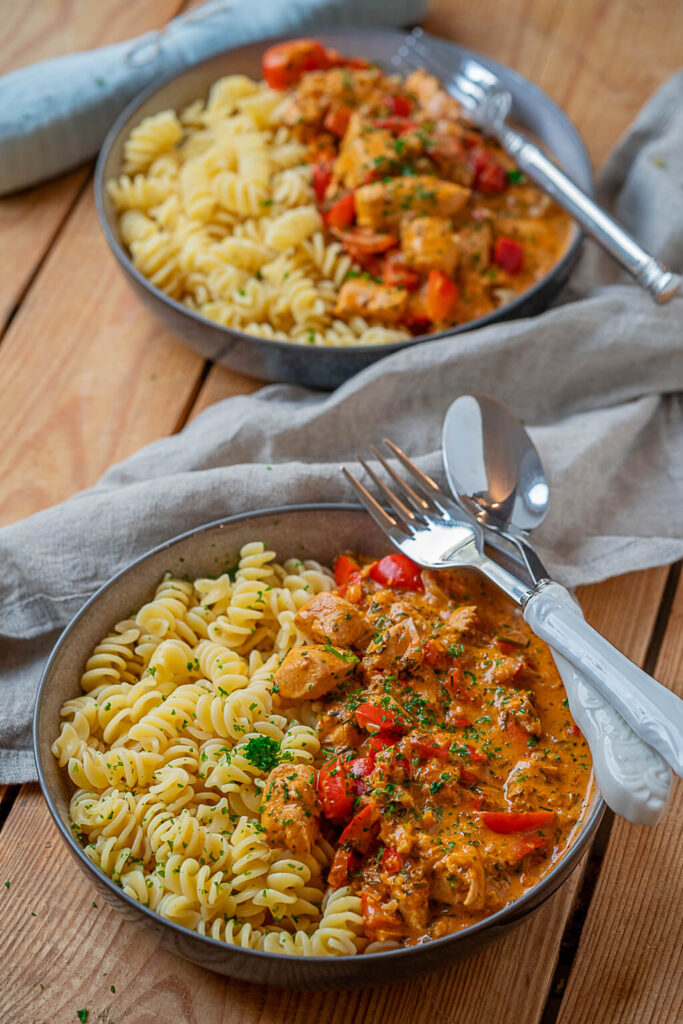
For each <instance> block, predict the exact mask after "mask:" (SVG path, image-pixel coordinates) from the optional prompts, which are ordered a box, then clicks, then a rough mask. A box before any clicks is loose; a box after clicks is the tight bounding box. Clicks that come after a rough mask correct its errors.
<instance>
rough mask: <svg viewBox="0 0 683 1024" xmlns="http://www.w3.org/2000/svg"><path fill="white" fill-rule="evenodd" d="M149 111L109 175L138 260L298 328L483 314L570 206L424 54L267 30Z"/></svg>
mask: <svg viewBox="0 0 683 1024" xmlns="http://www.w3.org/2000/svg"><path fill="white" fill-rule="evenodd" d="M263 76H264V81H262V82H257V81H253V80H252V79H250V78H248V77H246V76H245V75H239V74H234V75H228V76H226V77H224V78H221V79H219V80H218V81H217V82H215V83H214V85H213V86H212V87H211V89H210V91H209V94H208V96H207V97H206V98H205V99H203V98H202V99H197V100H196V101H194V102H192V103H190V104H189V106H187V107H185V108H184V109H182V110H180V111H174V110H164V111H161V112H160V113H158V114H154V115H152V116H150V117H146V118H144V119H143V120H142V121H141V122H140V124H138V125H137V126H135V127H134V128H133V130H132V131H131V133H130V135H129V137H128V139H127V140H126V141H125V145H124V159H123V166H122V172H123V173H122V174H121V175H120V176H119V177H118V178H117V179H113V180H111V181H109V182H108V184H107V188H108V192H109V196H110V198H111V200H112V201H113V203H114V205H115V208H116V210H117V212H118V215H119V233H120V237H121V240H122V242H123V244H124V245H125V247H126V248H127V250H128V252H129V254H130V258H131V260H132V262H133V264H134V266H135V267H136V268H137V269H138V270H139V271H140V273H141V274H143V275H144V276H145V277H146V278H147V279H148V280H149V281H150V282H151V283H152V284H153V285H155V286H156V287H157V288H159V289H161V290H162V291H164V292H165V293H166V294H167V295H169V296H170V297H172V298H173V299H176V300H178V301H179V302H181V303H183V304H184V305H185V306H186V307H187V308H188V309H190V310H192V311H194V312H195V313H197V314H199V315H201V316H203V317H206V318H208V319H209V320H212V321H215V322H216V323H219V324H221V325H223V326H225V327H229V328H234V329H236V330H239V331H243V332H245V333H247V334H251V335H255V336H258V337H263V338H272V339H277V340H281V341H291V342H295V343H298V344H302V345H313V346H320V345H336V346H344V345H381V344H389V343H392V342H398V341H402V340H407V339H410V338H413V337H419V336H421V335H424V334H426V333H429V332H433V331H438V330H443V329H445V328H448V327H451V326H453V325H458V324H463V323H466V322H468V321H471V320H474V319H477V318H479V317H482V316H484V315H486V314H487V313H490V312H492V311H493V310H495V309H497V308H499V307H501V306H504V305H505V304H507V303H508V302H510V301H511V300H512V299H513V298H515V296H517V295H518V294H519V293H521V292H523V291H525V290H527V289H528V288H530V287H531V286H532V285H533V284H534V283H535V282H536V281H538V280H540V279H541V278H542V277H543V276H544V275H545V274H547V273H548V271H549V270H550V268H551V267H552V266H553V265H554V264H555V263H556V262H557V261H558V260H559V258H560V256H561V255H562V253H563V252H564V250H565V248H566V246H567V241H568V236H569V225H570V219H569V217H568V215H567V214H566V213H565V212H564V211H562V210H561V209H560V208H559V207H557V206H556V205H555V204H554V203H553V202H552V201H551V200H550V198H549V197H548V196H547V195H545V194H544V193H542V192H541V191H540V190H539V189H538V188H536V187H535V186H534V185H532V184H531V183H530V182H528V181H527V180H525V178H524V176H523V175H522V174H521V173H520V172H519V171H518V170H517V169H516V167H515V165H514V163H513V161H512V160H511V158H510V157H508V156H507V154H506V153H505V152H504V151H503V150H502V149H501V147H500V146H498V144H497V143H496V142H494V141H493V140H491V139H489V138H486V137H485V136H483V135H482V134H481V132H480V131H478V130H477V129H475V128H474V127H473V126H472V125H471V124H470V123H468V122H467V121H466V119H465V118H464V116H463V113H462V111H461V108H460V106H459V104H458V102H457V101H456V100H455V99H454V98H453V97H452V96H450V95H449V94H448V93H447V92H446V90H445V89H444V88H443V87H442V86H441V85H440V83H439V82H438V81H437V80H436V79H435V78H434V77H433V76H432V75H430V74H428V73H427V72H426V71H425V70H423V69H420V70H417V71H415V72H414V73H413V74H411V75H410V76H409V77H408V78H406V79H402V78H400V77H399V76H397V75H389V74H386V73H385V72H384V71H382V70H381V69H380V68H378V67H376V66H373V65H371V64H369V63H368V62H367V61H365V60H363V59H361V58H354V57H352V58H346V57H343V56H341V55H340V54H339V53H337V52H336V51H333V50H330V49H326V48H324V47H323V46H322V44H321V43H319V42H317V41H315V40H306V39H300V40H293V41H290V42H287V43H281V44H278V45H276V46H273V47H271V48H270V49H269V50H267V51H266V53H265V55H264V58H263Z"/></svg>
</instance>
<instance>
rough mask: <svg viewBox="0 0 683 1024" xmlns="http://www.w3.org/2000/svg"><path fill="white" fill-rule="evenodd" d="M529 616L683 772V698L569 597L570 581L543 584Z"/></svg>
mask: <svg viewBox="0 0 683 1024" xmlns="http://www.w3.org/2000/svg"><path fill="white" fill-rule="evenodd" d="M524 618H525V619H526V621H527V622H528V624H529V625H530V626H531V628H532V629H533V631H534V633H536V635H537V636H539V637H541V639H542V640H545V641H546V643H548V644H549V645H550V646H551V647H553V648H554V649H555V650H556V651H558V652H559V653H560V655H562V656H563V657H564V658H566V659H567V661H569V662H571V664H572V665H574V666H575V667H576V668H577V669H579V671H580V672H581V673H582V674H583V675H584V676H585V677H586V679H587V680H588V681H589V682H590V683H592V684H593V685H594V686H595V688H596V690H597V691H598V692H599V693H600V694H602V696H603V697H604V698H605V699H606V700H608V701H609V703H610V704H611V705H612V707H613V708H615V709H616V711H618V712H619V714H620V715H621V717H622V718H623V719H624V720H625V721H626V722H627V723H628V725H630V726H631V728H632V729H633V731H634V732H635V734H636V735H637V736H639V737H640V739H641V740H643V741H644V742H645V743H647V744H648V745H649V746H651V747H653V748H654V749H655V750H656V751H657V752H658V753H659V754H661V756H662V757H663V758H664V760H665V761H666V762H667V764H668V765H670V766H671V768H672V769H673V770H674V771H675V772H676V774H677V775H680V776H683V701H681V700H680V699H679V698H678V697H677V696H676V694H674V693H672V692H671V690H668V689H667V688H666V687H665V686H662V684H661V683H658V682H657V681H656V680H655V679H653V678H652V677H651V676H649V675H648V674H647V673H646V672H643V671H642V669H640V668H638V666H637V665H634V664H633V662H631V661H629V660H628V658H626V657H625V656H624V655H623V654H621V653H620V651H618V650H617V649H616V647H613V646H612V644H610V643H609V642H608V641H607V640H605V638H604V637H602V636H600V634H599V633H597V632H596V631H595V630H594V629H593V627H592V626H589V625H588V623H587V622H586V621H585V620H584V619H582V618H581V616H580V615H579V614H578V613H577V612H576V611H575V610H574V609H572V608H571V607H569V606H568V604H567V603H566V599H565V598H564V587H560V586H559V585H558V584H556V583H548V584H546V585H544V586H543V585H542V586H541V587H539V588H538V589H537V590H535V591H534V593H533V594H532V595H531V597H530V598H529V599H528V600H527V601H526V604H525V606H524Z"/></svg>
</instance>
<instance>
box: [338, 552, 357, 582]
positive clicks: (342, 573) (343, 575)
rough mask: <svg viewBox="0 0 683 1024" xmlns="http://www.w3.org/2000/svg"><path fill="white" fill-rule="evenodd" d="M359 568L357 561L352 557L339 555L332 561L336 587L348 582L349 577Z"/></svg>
mask: <svg viewBox="0 0 683 1024" xmlns="http://www.w3.org/2000/svg"><path fill="white" fill-rule="evenodd" d="M359 569H360V567H359V565H358V562H354V560H353V558H349V556H348V555H339V557H338V558H337V561H336V562H335V563H334V579H335V582H336V584H337V586H338V587H341V586H343V585H344V583H348V582H349V577H350V576H351V575H352V574H353V573H354V572H358V571H359Z"/></svg>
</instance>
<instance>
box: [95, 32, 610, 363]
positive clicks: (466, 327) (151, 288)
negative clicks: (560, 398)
mask: <svg viewBox="0 0 683 1024" xmlns="http://www.w3.org/2000/svg"><path fill="white" fill-rule="evenodd" d="M349 33H353V34H357V35H359V36H368V35H383V36H394V37H396V38H397V39H398V38H401V37H402V38H405V37H406V36H408V35H410V33H409V32H407V31H401V30H399V29H385V28H376V27H372V26H368V25H363V26H355V25H352V26H341V27H338V28H329V29H325V30H324V31H322V32H319V33H318V34H317V35H318V37H320V38H321V39H324V38H325V37H327V36H330V37H335V36H340V35H348V34H349ZM291 38H293V37H292V35H291V33H287V34H285V35H277V36H271V37H270V38H267V39H262V40H254V41H252V42H250V43H243V44H240V45H239V46H231V47H227V48H226V49H225V50H221V51H220V52H218V53H215V54H214V55H213V56H212V57H207V58H205V59H204V60H201V61H197V62H195V63H194V64H190V65H188V66H187V67H185V68H183V70H182V71H180V72H176V73H174V74H170V75H168V76H166V77H165V78H164V79H163V80H162V81H161V82H154V83H152V84H151V85H149V86H147V87H146V88H145V89H143V90H141V91H140V92H139V93H137V94H136V95H135V96H134V97H133V99H132V100H131V101H130V102H129V103H127V104H126V106H125V108H124V109H123V110H122V111H121V113H120V114H119V116H118V117H117V118H116V120H115V121H114V123H113V125H112V126H111V128H110V129H109V131H108V132H107V134H106V136H105V139H104V142H103V143H102V146H101V148H100V152H99V155H98V157H97V163H96V165H95V174H94V180H93V183H94V190H95V206H96V208H97V215H98V219H99V222H100V227H101V228H102V231H103V233H104V236H105V238H106V240H107V244H108V245H109V248H110V249H111V251H112V252H113V254H114V256H115V257H116V259H117V260H118V262H119V263H120V265H121V266H122V268H123V270H124V271H125V272H126V273H128V274H130V276H131V277H132V278H133V279H134V280H135V281H136V282H137V284H138V285H140V286H141V287H143V288H144V289H145V290H146V291H148V292H149V293H150V294H151V295H152V296H153V297H154V298H156V299H160V300H162V301H163V302H165V303H166V304H167V305H168V306H169V308H170V309H172V310H173V311H174V313H176V314H180V315H182V316H185V317H187V318H188V319H189V320H190V321H191V322H193V323H195V324H197V325H199V326H200V327H201V326H204V327H206V326H207V325H208V326H209V327H212V328H214V329H215V330H217V331H218V332H219V333H221V334H223V335H224V336H225V337H226V339H227V338H239V339H240V340H241V341H247V342H248V341H252V342H253V341H257V342H259V343H260V344H261V346H262V347H263V348H265V350H266V351H268V350H269V351H273V352H287V351H288V350H289V349H291V346H292V345H293V344H295V343H294V342H292V341H281V340H279V339H277V338H262V337H260V336H259V335H255V334H247V333H246V332H244V331H240V330H238V329H237V328H235V327H225V326H223V324H219V323H218V322H216V321H214V320H210V319H209V318H208V317H206V316H202V315H201V314H200V313H197V312H195V311H194V310H191V309H188V307H187V306H184V305H183V304H182V302H179V301H178V300H177V299H174V298H172V297H171V296H170V295H167V294H166V292H164V291H162V290H161V289H160V288H157V287H156V285H154V284H152V282H151V281H149V280H148V278H146V277H145V276H144V274H142V273H141V272H140V271H139V270H138V269H137V267H135V266H134V264H133V261H132V260H131V258H130V256H129V255H128V253H127V252H126V250H125V248H124V246H123V245H122V244H121V242H120V241H119V239H118V237H117V235H116V232H115V230H114V226H113V224H112V223H110V219H109V216H108V215H107V211H106V208H105V191H106V182H105V180H104V169H105V165H106V163H107V160H108V159H109V154H110V152H111V150H112V148H113V147H114V145H115V143H116V142H117V141H118V138H119V136H120V135H121V133H122V130H123V127H124V125H125V124H126V122H127V121H128V120H129V118H131V117H132V116H133V114H134V113H135V112H136V111H137V110H138V109H139V108H140V107H141V106H143V105H144V104H145V103H146V102H147V100H149V99H151V98H152V97H153V96H154V95H156V94H157V93H159V92H161V91H162V90H163V89H165V88H166V86H167V85H169V84H170V83H171V82H173V81H176V80H177V79H179V78H182V77H183V75H185V74H188V73H190V72H192V71H195V70H196V69H197V68H201V67H203V66H204V65H208V64H210V63H212V62H213V61H215V60H218V59H220V58H222V57H226V56H228V55H229V54H230V53H233V52H237V51H239V50H244V49H247V48H253V47H255V46H262V47H263V48H264V49H265V48H266V47H268V46H271V45H274V44H275V43H280V42H285V41H287V40H288V39H291ZM423 39H424V40H425V41H426V42H427V43H431V42H433V41H436V42H437V43H439V44H441V45H443V44H446V45H448V46H450V47H452V48H453V49H455V50H457V51H458V53H459V54H460V55H461V56H463V57H472V58H474V59H475V60H478V61H480V62H481V63H482V64H484V65H485V66H486V67H488V68H489V69H490V70H493V71H494V72H495V73H497V74H500V72H501V71H502V72H503V73H504V75H506V76H511V77H512V78H513V79H514V80H515V81H516V82H518V83H519V84H520V85H523V86H524V88H526V89H530V90H531V92H532V94H533V95H534V96H535V98H536V99H537V100H538V101H540V102H541V103H542V104H543V106H544V107H546V108H547V109H550V110H552V112H553V115H554V116H555V117H556V119H557V122H558V124H561V125H562V126H563V128H564V130H565V131H566V132H568V133H569V135H570V136H573V141H574V143H575V145H576V148H577V153H578V155H579V156H580V158H581V159H582V161H583V163H584V165H585V166H584V169H585V172H586V174H587V179H588V187H587V190H586V191H587V193H588V195H592V194H593V191H594V188H595V180H594V176H593V170H592V165H591V161H590V156H589V153H588V149H587V147H586V143H585V142H584V140H583V137H582V135H581V134H580V132H579V130H578V128H577V127H576V125H575V124H574V122H573V121H572V119H571V118H570V117H569V115H568V114H566V113H565V111H564V110H563V109H562V108H561V107H560V106H559V104H558V103H556V102H555V100H554V99H553V98H552V97H551V96H549V95H548V93H546V92H545V91H544V90H543V89H541V88H540V86H538V85H536V84H535V83H534V82H532V81H531V80H530V79H528V78H526V77H525V76H524V75H522V74H520V72H519V71H515V70H514V68H510V67H508V66H507V65H506V64H502V63H501V62H500V61H497V60H494V59H493V58H491V57H488V56H486V55H485V54H482V53H479V52H478V51H477V50H470V49H469V48H468V47H465V46H460V45H459V44H457V43H453V42H451V41H450V40H449V39H442V38H441V37H439V36H435V35H432V34H431V33H429V32H425V33H424V35H423ZM225 73H226V74H229V73H230V72H229V71H226V72H225ZM118 173H119V174H120V173H121V170H120V168H119V171H118ZM112 219H113V218H112ZM570 229H571V230H572V232H573V237H572V238H571V240H570V242H569V244H568V246H567V248H566V249H565V251H564V252H563V254H562V256H561V257H560V259H559V260H558V261H557V263H554V264H553V265H552V266H551V267H550V269H549V270H548V272H547V273H546V274H544V275H543V277H542V278H540V280H538V281H536V282H535V283H534V284H532V285H531V286H530V287H529V288H527V289H526V290H525V291H523V292H520V294H519V295H518V296H517V297H516V298H515V299H513V300H512V301H511V302H507V303H505V305H504V306H501V307H499V308H498V309H494V310H492V311H491V312H490V313H487V314H486V315H485V316H482V317H477V318H476V319H475V320H468V321H466V322H465V323H463V324H456V325H454V326H452V327H448V328H446V329H445V330H443V331H434V332H432V333H430V334H422V335H419V336H417V337H414V338H405V339H404V340H403V341H395V342H391V343H390V344H388V345H362V346H358V345H349V346H345V345H335V346H328V345H311V346H305V348H306V350H307V351H308V352H328V353H329V351H330V349H333V350H334V351H335V352H338V353H346V352H351V353H356V352H358V351H362V352H364V353H368V355H369V356H370V357H371V358H372V357H374V358H381V357H382V356H386V355H391V354H392V353H394V352H398V351H400V350H401V349H403V348H407V347H409V346H411V345H418V344H422V343H423V342H427V341H438V340H442V339H444V338H449V337H452V336H453V335H457V334H464V333H466V332H467V331H472V330H476V329H477V328H480V327H487V326H488V325H489V324H491V323H498V322H499V321H500V316H499V314H500V312H501V310H503V309H504V310H505V311H506V312H507V313H509V314H510V315H509V316H508V317H506V319H510V318H512V317H513V315H514V311H515V310H517V309H519V308H520V307H522V306H523V305H525V304H526V303H527V302H528V301H530V300H532V299H533V298H534V296H536V295H537V294H538V293H539V292H540V291H542V290H543V288H544V287H545V286H546V285H547V284H548V282H549V281H550V280H551V279H552V278H554V277H556V276H561V275H562V272H563V271H564V270H565V269H567V270H568V272H571V269H572V267H573V265H574V261H575V260H576V259H577V258H578V253H579V249H580V247H581V244H582V242H583V237H584V232H583V231H582V230H581V228H580V226H579V225H578V224H577V223H576V221H574V220H572V221H571V225H570ZM339 358H340V359H342V360H343V359H344V358H346V357H345V356H344V355H340V356H339ZM348 358H349V359H350V358H351V356H348Z"/></svg>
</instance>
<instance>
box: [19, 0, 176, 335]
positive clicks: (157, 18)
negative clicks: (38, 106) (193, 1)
mask: <svg viewBox="0 0 683 1024" xmlns="http://www.w3.org/2000/svg"><path fill="white" fill-rule="evenodd" d="M181 2H182V0H136V2H135V3H134V4H132V3H128V4H126V3H121V2H120V0H97V3H92V2H90V0H70V2H65V0H40V3H36V2H35V0H13V2H12V3H7V4H4V5H3V6H2V18H0V74H5V73H6V72H8V71H13V70H15V69H16V68H18V67H21V66H23V65H25V64H30V63H33V62H34V61H37V60H44V59H46V58H48V57H56V56H59V55H60V54H62V53H68V52H71V51H74V50H84V49H88V48H89V47H92V46H103V45H105V44H107V43H114V42H118V41H119V40H121V39H127V38H129V37H131V36H135V35H139V34H140V33H141V32H147V31H149V29H152V28H157V27H159V26H161V25H163V24H164V23H165V22H166V21H168V19H169V18H172V17H173V15H174V14H175V13H176V12H177V11H178V10H179V8H180V6H181ZM86 176H87V169H86V168H82V169H80V170H76V171H72V172H71V173H69V174H66V175H64V176H62V177H60V178H58V179H57V180H55V181H53V182H50V183H49V184H47V185H41V186H37V187H36V188H32V189H30V190H28V191H26V192H22V193H19V194H18V195H13V196H9V197H7V198H5V199H0V265H1V266H2V268H3V272H2V275H1V276H0V334H2V331H3V330H4V326H5V324H6V323H7V320H8V319H9V318H10V317H11V315H12V314H13V312H14V310H15V309H16V307H17V305H18V303H19V302H20V301H21V298H22V296H23V294H24V292H25V291H26V289H27V287H28V286H29V284H30V282H31V279H32V278H33V275H34V274H35V272H36V269H37V267H38V266H39V264H40V261H41V260H42V259H43V257H44V255H45V253H46V252H47V250H48V249H49V247H50V245H51V243H52V241H53V239H54V237H55V235H56V234H57V232H58V231H59V228H60V226H61V225H62V223H63V221H64V218H65V217H66V216H67V215H68V213H69V210H70V208H71V206H72V204H73V202H74V200H75V199H76V196H77V195H78V192H79V190H80V189H81V187H82V186H83V183H84V181H85V179H86Z"/></svg>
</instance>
